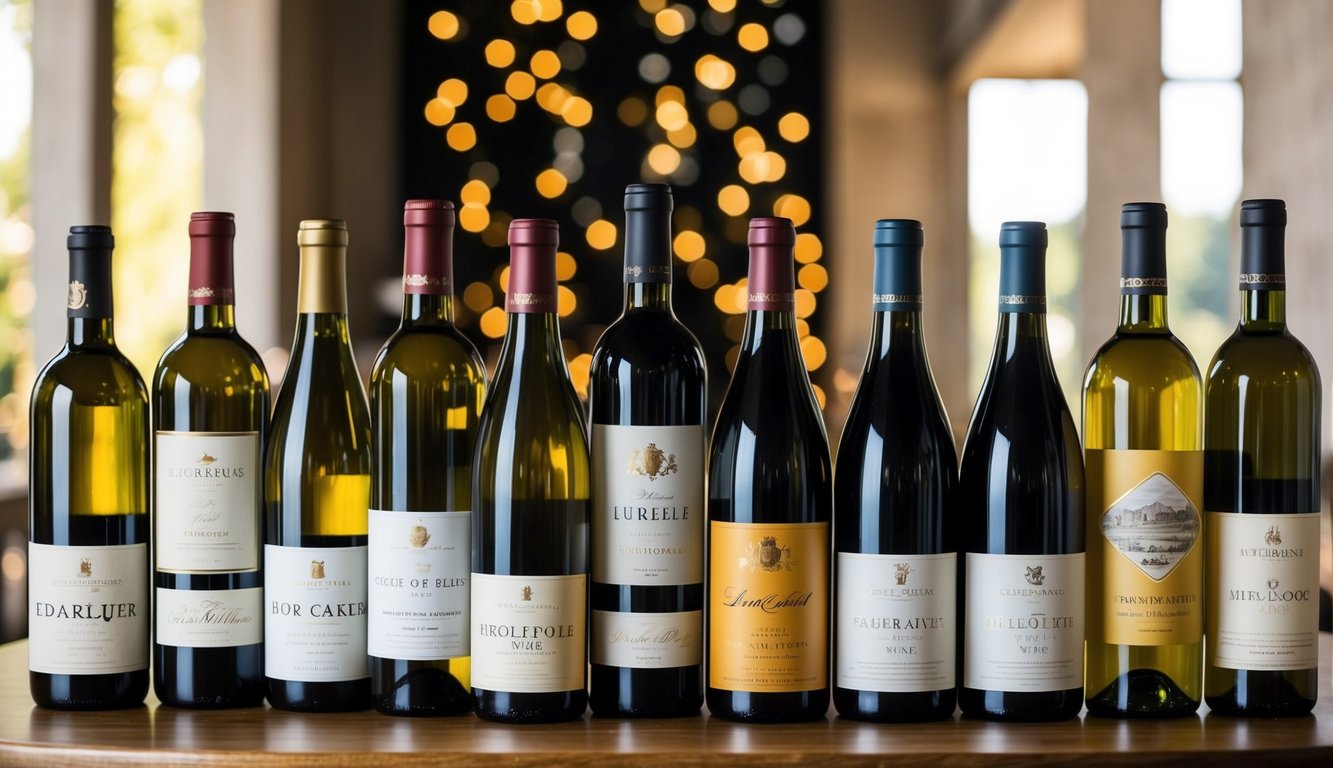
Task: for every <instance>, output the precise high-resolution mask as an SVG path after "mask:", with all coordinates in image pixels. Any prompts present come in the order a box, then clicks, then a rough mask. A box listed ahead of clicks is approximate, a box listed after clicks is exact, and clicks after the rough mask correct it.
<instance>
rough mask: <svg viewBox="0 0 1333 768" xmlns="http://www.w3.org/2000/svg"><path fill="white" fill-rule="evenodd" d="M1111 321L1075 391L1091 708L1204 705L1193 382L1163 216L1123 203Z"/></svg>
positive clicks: (1150, 711)
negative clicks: (1079, 406) (1175, 315)
mask: <svg viewBox="0 0 1333 768" xmlns="http://www.w3.org/2000/svg"><path fill="white" fill-rule="evenodd" d="M1120 221H1121V231H1122V233H1123V238H1124V248H1123V258H1122V265H1123V267H1122V272H1121V281H1120V283H1121V294H1122V295H1121V304H1120V323H1119V325H1118V327H1117V329H1116V333H1115V335H1114V336H1113V337H1112V338H1111V339H1110V340H1109V341H1107V342H1106V344H1104V345H1103V346H1102V347H1101V349H1100V350H1099V351H1098V352H1097V354H1096V355H1094V356H1093V359H1092V362H1091V363H1090V364H1089V366H1088V371H1087V375H1086V376H1085V377H1084V385H1083V439H1084V447H1085V454H1084V459H1085V462H1086V469H1087V488H1088V492H1087V515H1088V518H1087V523H1086V531H1087V537H1088V538H1087V567H1088V582H1087V607H1086V613H1087V672H1086V676H1085V681H1084V689H1085V692H1086V694H1087V705H1088V712H1089V713H1091V714H1098V715H1111V716H1116V717H1179V716H1183V715H1188V714H1191V713H1193V712H1194V711H1195V710H1197V709H1198V707H1199V702H1200V701H1201V700H1202V698H1203V691H1202V686H1203V560H1204V557H1203V550H1204V542H1203V535H1204V526H1203V516H1202V513H1201V511H1200V510H1201V506H1202V503H1203V451H1202V447H1203V446H1202V440H1203V419H1202V405H1203V384H1202V381H1201V379H1200V377H1199V372H1198V368H1197V366H1195V364H1194V360H1193V358H1191V357H1190V354H1189V351H1188V350H1187V349H1185V346H1184V345H1183V344H1181V343H1180V341H1179V340H1177V339H1176V337H1175V336H1174V335H1173V334H1172V333H1171V330H1170V327H1169V325H1168V324H1167V314H1166V303H1167V280H1166V207H1165V206H1163V205H1161V204H1159V203H1129V204H1127V205H1125V206H1124V207H1123V208H1122V210H1121V218H1120Z"/></svg>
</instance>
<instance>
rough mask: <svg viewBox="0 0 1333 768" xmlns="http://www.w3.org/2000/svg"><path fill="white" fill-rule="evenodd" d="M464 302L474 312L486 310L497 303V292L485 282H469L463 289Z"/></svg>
mask: <svg viewBox="0 0 1333 768" xmlns="http://www.w3.org/2000/svg"><path fill="white" fill-rule="evenodd" d="M463 303H464V304H466V305H467V308H468V309H470V310H472V311H473V312H477V313H481V312H485V311H486V310H488V309H490V308H491V305H493V304H495V293H494V292H493V291H492V290H491V287H490V286H489V285H487V284H485V283H481V282H476V283H468V286H467V288H464V289H463Z"/></svg>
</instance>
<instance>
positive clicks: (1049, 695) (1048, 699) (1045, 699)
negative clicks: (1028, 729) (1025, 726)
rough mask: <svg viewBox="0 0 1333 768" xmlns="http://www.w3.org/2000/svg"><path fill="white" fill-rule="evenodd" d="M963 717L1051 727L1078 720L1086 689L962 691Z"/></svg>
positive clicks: (965, 689)
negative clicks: (1072, 719)
mask: <svg viewBox="0 0 1333 768" xmlns="http://www.w3.org/2000/svg"><path fill="white" fill-rule="evenodd" d="M958 705H959V707H960V708H961V709H962V710H963V716H964V717H969V718H974V719H977V720H994V721H997V722H1004V723H1049V722H1056V721H1059V720H1069V719H1071V718H1074V717H1078V713H1079V712H1081V711H1083V689H1082V688H1070V689H1068V690H1064V691H1041V692H1037V693H1019V692H1014V691H982V690H977V689H976V688H963V689H961V690H960V691H959V694H958Z"/></svg>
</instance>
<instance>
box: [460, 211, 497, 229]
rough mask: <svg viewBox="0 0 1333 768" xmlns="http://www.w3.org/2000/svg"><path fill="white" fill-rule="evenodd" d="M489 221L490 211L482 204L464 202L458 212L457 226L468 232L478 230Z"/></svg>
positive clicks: (484, 226)
mask: <svg viewBox="0 0 1333 768" xmlns="http://www.w3.org/2000/svg"><path fill="white" fill-rule="evenodd" d="M490 223H491V212H490V211H488V210H486V208H485V207H484V206H480V205H472V204H466V205H464V206H463V210H461V211H459V212H458V226H460V227H462V228H463V229H465V230H467V231H468V232H480V231H482V230H483V229H485V228H486V225H487V224H490Z"/></svg>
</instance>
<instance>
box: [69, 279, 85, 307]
mask: <svg viewBox="0 0 1333 768" xmlns="http://www.w3.org/2000/svg"><path fill="white" fill-rule="evenodd" d="M87 303H88V289H87V287H86V286H84V284H83V283H81V282H79V281H78V280H71V281H69V300H68V306H69V308H70V309H83V307H84V305H85V304H87Z"/></svg>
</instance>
